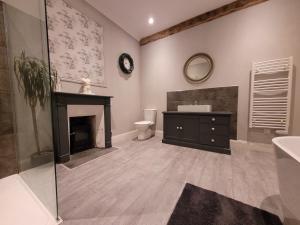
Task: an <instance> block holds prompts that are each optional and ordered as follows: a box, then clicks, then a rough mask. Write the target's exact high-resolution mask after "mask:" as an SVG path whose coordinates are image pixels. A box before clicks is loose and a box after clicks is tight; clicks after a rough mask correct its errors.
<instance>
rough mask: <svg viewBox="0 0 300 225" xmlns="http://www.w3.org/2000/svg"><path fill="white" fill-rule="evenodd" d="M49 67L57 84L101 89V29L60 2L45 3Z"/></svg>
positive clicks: (48, 0) (102, 59)
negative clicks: (83, 84) (84, 84)
mask: <svg viewBox="0 0 300 225" xmlns="http://www.w3.org/2000/svg"><path fill="white" fill-rule="evenodd" d="M47 13H48V15H47V16H48V32H49V50H50V61H51V64H52V65H53V66H54V67H55V68H56V70H57V72H58V75H59V78H60V80H63V81H69V82H76V83H77V82H79V83H81V82H82V81H81V78H89V79H90V80H91V83H92V85H98V86H103V85H104V81H105V80H104V58H103V27H102V26H100V25H99V24H97V23H96V22H95V21H93V20H91V19H89V18H88V17H87V16H85V15H83V14H82V13H81V12H79V11H77V10H75V9H73V8H72V7H71V6H70V5H68V4H67V3H66V2H65V1H63V0H47Z"/></svg>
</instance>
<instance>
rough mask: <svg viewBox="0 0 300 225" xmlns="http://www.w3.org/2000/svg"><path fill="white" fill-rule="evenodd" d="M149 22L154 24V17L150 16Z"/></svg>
mask: <svg viewBox="0 0 300 225" xmlns="http://www.w3.org/2000/svg"><path fill="white" fill-rule="evenodd" d="M148 23H149V24H150V25H152V24H153V23H154V19H153V17H150V18H149V19H148Z"/></svg>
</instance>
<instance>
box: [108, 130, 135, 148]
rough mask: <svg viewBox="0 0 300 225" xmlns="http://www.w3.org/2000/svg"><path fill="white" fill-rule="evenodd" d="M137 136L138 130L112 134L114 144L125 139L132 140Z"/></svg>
mask: <svg viewBox="0 0 300 225" xmlns="http://www.w3.org/2000/svg"><path fill="white" fill-rule="evenodd" d="M136 137H137V130H132V131H129V132H126V133H123V134H118V135H114V136H112V138H111V139H112V144H113V145H115V144H118V143H120V142H123V141H128V140H132V139H134V138H136Z"/></svg>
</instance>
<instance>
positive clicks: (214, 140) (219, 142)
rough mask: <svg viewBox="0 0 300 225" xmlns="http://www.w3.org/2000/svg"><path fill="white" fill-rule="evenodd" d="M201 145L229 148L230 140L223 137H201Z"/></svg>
mask: <svg viewBox="0 0 300 225" xmlns="http://www.w3.org/2000/svg"><path fill="white" fill-rule="evenodd" d="M200 143H201V144H203V145H210V146H216V147H223V148H229V138H228V137H227V136H221V135H200Z"/></svg>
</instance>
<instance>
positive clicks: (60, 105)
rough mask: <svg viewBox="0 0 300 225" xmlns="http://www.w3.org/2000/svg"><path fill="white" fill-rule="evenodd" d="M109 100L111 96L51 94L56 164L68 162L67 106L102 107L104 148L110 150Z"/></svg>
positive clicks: (69, 148)
mask: <svg viewBox="0 0 300 225" xmlns="http://www.w3.org/2000/svg"><path fill="white" fill-rule="evenodd" d="M111 98H112V97H111V96H99V95H84V94H72V93H64V92H53V93H52V118H53V120H52V121H53V141H54V150H55V160H56V162H57V163H64V162H67V161H69V160H70V154H71V151H70V150H71V146H70V143H69V139H70V136H69V127H68V126H69V121H68V120H69V119H68V111H67V106H68V105H103V106H104V127H105V148H110V147H111V146H112V144H111V115H110V100H111ZM78 151H80V150H78Z"/></svg>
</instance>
